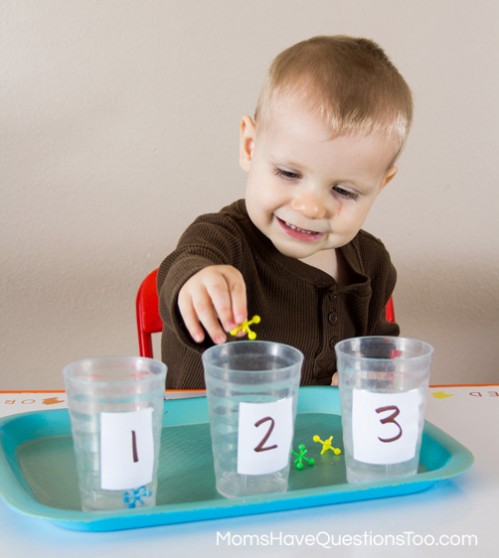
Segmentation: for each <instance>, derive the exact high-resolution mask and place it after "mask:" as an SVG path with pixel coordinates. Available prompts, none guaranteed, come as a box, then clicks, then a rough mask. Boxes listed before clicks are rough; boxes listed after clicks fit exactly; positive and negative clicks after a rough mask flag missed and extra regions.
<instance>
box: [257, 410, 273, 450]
mask: <svg viewBox="0 0 499 558" xmlns="http://www.w3.org/2000/svg"><path fill="white" fill-rule="evenodd" d="M265 422H270V426H269V429H268V430H267V432H266V433H265V436H264V437H263V438H262V441H261V442H260V443H259V444H258V445H257V446H256V447H255V448H254V451H256V452H260V451H268V450H272V449H276V448H277V444H274V445H273V446H267V447H264V445H265V443H266V442H267V440H268V439H269V438H270V435H271V434H272V430H274V426H275V421H274V419H273V418H272V417H265V418H262V419H260V420H258V421H257V422H255V426H256V427H257V428H258V427H259V426H260V425H261V424H263V423H265Z"/></svg>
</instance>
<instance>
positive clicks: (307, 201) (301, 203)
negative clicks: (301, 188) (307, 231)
mask: <svg viewBox="0 0 499 558" xmlns="http://www.w3.org/2000/svg"><path fill="white" fill-rule="evenodd" d="M291 208H292V209H294V210H295V211H297V212H298V213H301V214H302V215H304V216H305V217H308V218H309V219H323V218H324V217H325V216H326V207H325V204H324V202H323V200H322V199H321V197H320V196H318V195H317V194H315V193H313V192H301V193H300V194H299V195H297V196H295V197H294V198H293V200H292V201H291Z"/></svg>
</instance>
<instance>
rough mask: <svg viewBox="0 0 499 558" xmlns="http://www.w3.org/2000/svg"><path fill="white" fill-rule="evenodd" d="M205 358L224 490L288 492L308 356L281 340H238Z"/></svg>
mask: <svg viewBox="0 0 499 558" xmlns="http://www.w3.org/2000/svg"><path fill="white" fill-rule="evenodd" d="M202 358H203V365H204V374H205V382H206V389H207V397H208V407H209V416H210V431H211V443H212V449H213V457H214V466H215V477H216V486H217V490H218V492H219V493H220V494H221V495H222V496H225V497H226V498H238V497H244V496H251V495H255V494H265V493H271V492H285V491H286V490H287V488H288V475H289V464H290V456H291V444H292V440H293V433H294V421H295V416H296V404H297V399H298V387H299V384H300V376H301V366H302V363H303V354H302V353H301V352H300V351H299V350H298V349H295V348H294V347H290V346H289V345H283V344H280V343H273V342H267V341H233V342H229V343H225V344H223V345H215V346H214V347H211V348H210V349H208V350H206V351H205V352H204V353H203V356H202Z"/></svg>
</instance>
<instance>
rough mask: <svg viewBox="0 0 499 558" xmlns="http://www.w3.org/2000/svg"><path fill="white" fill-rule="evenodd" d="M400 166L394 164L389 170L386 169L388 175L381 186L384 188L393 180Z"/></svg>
mask: <svg viewBox="0 0 499 558" xmlns="http://www.w3.org/2000/svg"><path fill="white" fill-rule="evenodd" d="M398 170H399V169H398V167H397V165H395V164H394V165H392V166H391V167H390V168H389V169H388V170H387V171H386V175H385V178H384V180H383V183H382V185H381V188H382V189H383V188H384V187H385V186H386V185H387V184H388V183H389V182H391V181H392V180H393V178H395V175H396V174H397V172H398Z"/></svg>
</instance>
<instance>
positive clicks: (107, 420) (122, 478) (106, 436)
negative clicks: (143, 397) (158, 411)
mask: <svg viewBox="0 0 499 558" xmlns="http://www.w3.org/2000/svg"><path fill="white" fill-rule="evenodd" d="M100 417H101V446H100V450H101V488H103V489H105V490H125V489H129V488H137V487H139V486H142V485H144V484H148V483H150V482H151V481H152V478H153V466H154V440H153V431H152V408H149V409H142V410H140V411H132V412H127V413H101V415H100Z"/></svg>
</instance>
